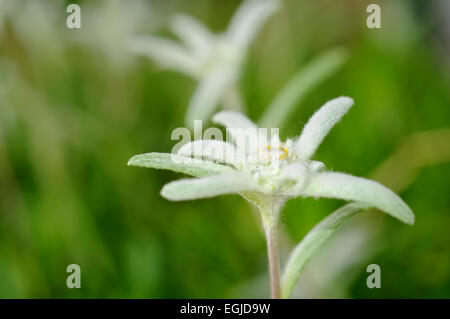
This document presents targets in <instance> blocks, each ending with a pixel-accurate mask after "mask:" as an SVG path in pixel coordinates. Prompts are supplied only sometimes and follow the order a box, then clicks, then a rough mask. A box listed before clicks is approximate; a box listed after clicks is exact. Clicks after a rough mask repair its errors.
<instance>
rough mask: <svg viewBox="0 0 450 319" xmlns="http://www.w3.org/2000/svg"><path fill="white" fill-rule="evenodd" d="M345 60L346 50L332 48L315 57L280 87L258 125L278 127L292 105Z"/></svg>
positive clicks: (288, 113) (291, 109)
mask: <svg viewBox="0 0 450 319" xmlns="http://www.w3.org/2000/svg"><path fill="white" fill-rule="evenodd" d="M346 61H347V52H346V51H345V50H344V49H342V48H334V49H332V50H330V51H327V52H325V53H323V54H321V55H320V56H318V57H316V58H315V59H314V60H313V61H311V62H309V63H308V64H307V65H306V66H304V67H302V68H301V70H300V71H298V72H297V74H296V75H294V77H293V78H292V79H291V80H290V81H289V82H288V83H287V84H286V85H285V86H284V87H283V88H282V90H281V91H280V93H278V95H277V96H276V97H275V98H274V100H273V101H272V103H271V104H270V105H269V107H268V108H267V109H266V111H265V112H264V113H263V115H262V117H261V120H260V123H259V124H260V125H259V126H260V127H280V126H282V124H283V122H284V121H285V120H286V118H287V117H288V116H289V115H290V114H291V113H292V111H293V110H294V106H295V105H296V104H297V103H298V102H299V101H300V100H301V99H302V98H304V96H305V95H306V94H307V93H308V92H309V91H310V90H312V89H313V88H314V87H315V86H317V85H318V84H319V83H320V82H321V81H324V80H325V79H326V78H328V77H330V76H331V75H332V74H333V73H334V72H336V71H337V70H338V69H339V67H341V66H342V65H343V64H344V63H345V62H346Z"/></svg>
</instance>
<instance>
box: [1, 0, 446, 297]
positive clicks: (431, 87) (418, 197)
mask: <svg viewBox="0 0 450 319" xmlns="http://www.w3.org/2000/svg"><path fill="white" fill-rule="evenodd" d="M72 2H75V1H66V2H64V1H51V0H49V1H40V0H29V1H17V0H15V1H8V0H0V297H2V298H21V297H25V298H78V297H84V298H197V297H203V298H228V297H268V295H269V288H268V284H267V270H266V269H267V265H266V251H265V240H264V237H263V233H262V231H261V225H260V221H259V219H258V215H257V214H256V212H255V211H254V210H253V208H252V207H251V206H250V205H249V204H248V203H246V202H245V201H244V200H243V199H242V198H240V197H238V196H222V197H219V198H213V199H207V200H199V201H194V202H177V203H173V202H169V201H166V200H165V199H163V198H162V197H160V195H159V191H160V189H161V187H162V186H163V185H164V184H165V183H166V182H168V181H170V180H173V179H178V178H181V177H182V176H181V175H179V174H175V173H171V172H166V171H157V170H148V169H139V168H133V167H127V166H126V163H127V161H128V159H129V158H130V157H131V156H132V155H135V154H138V153H145V152H150V151H159V152H170V150H171V148H172V147H173V145H174V144H175V142H174V141H171V140H170V134H171V132H172V130H173V129H174V128H177V127H181V126H183V118H184V114H185V109H186V106H187V103H188V101H189V98H190V97H191V95H192V92H193V90H194V89H195V86H196V83H195V82H194V81H193V80H191V79H189V78H186V77H185V76H182V75H180V74H178V73H174V72H161V70H160V69H159V68H158V67H157V66H156V65H155V64H154V63H152V62H151V61H149V60H147V59H145V58H141V57H137V56H135V55H133V54H131V53H130V52H129V51H128V50H127V49H126V47H125V43H126V41H127V39H128V38H129V37H130V36H131V35H134V34H151V33H156V34H161V35H167V34H168V32H167V28H166V25H167V19H168V17H170V15H171V14H173V13H179V12H183V13H187V14H190V15H193V16H195V17H197V18H198V19H199V20H201V21H202V22H204V23H205V24H206V25H207V26H209V27H210V28H211V29H212V30H214V31H221V30H223V29H225V28H226V26H227V24H228V21H229V19H230V17H231V16H232V14H233V12H234V11H235V9H236V8H237V6H238V5H239V1H219V0H216V1H210V0H201V1H198V0H195V1H194V0H192V1H181V0H178V1H162V0H161V1H137V0H128V1H125V0H124V1H114V0H107V1H79V2H77V3H79V4H80V5H81V10H82V28H81V29H80V30H70V29H68V28H67V27H66V24H65V19H66V17H67V13H66V12H65V8H66V6H67V5H68V4H69V3H72ZM371 2H374V3H378V4H380V5H381V9H382V28H381V29H368V28H367V27H366V24H365V22H366V18H367V16H368V14H367V13H366V7H367V5H368V4H369V3H371ZM449 4H450V2H449V1H446V0H442V1H439V0H433V1H400V0H399V1H387V0H384V1H381V0H380V1H370V2H369V1H350V0H347V1H336V0H321V1H307V0H299V1H293V0H285V1H283V8H282V9H281V11H279V12H278V13H277V14H276V15H274V16H273V17H272V18H271V19H270V20H269V22H268V23H267V24H266V25H265V27H264V29H263V30H262V32H260V34H259V35H258V37H257V39H256V41H255V42H254V43H253V44H252V46H251V49H250V51H249V52H248V58H247V60H246V63H245V67H244V70H243V76H242V78H241V81H240V88H241V90H242V94H243V96H244V100H245V103H246V105H247V109H248V113H249V116H250V117H251V118H252V119H255V120H256V119H257V118H258V117H259V116H260V115H261V114H262V112H263V110H264V109H265V107H266V106H267V105H268V104H269V103H270V101H271V99H272V98H273V97H274V96H275V94H276V93H277V91H279V89H280V88H282V87H283V85H284V84H285V83H286V82H287V81H288V80H289V78H290V77H291V76H292V75H294V74H295V72H296V71H297V70H298V69H300V68H301V67H302V65H304V64H305V63H307V62H308V61H309V60H310V59H312V58H313V57H314V56H316V55H317V54H320V53H321V52H324V51H326V50H327V49H329V48H332V47H335V46H341V47H345V48H347V49H348V50H349V53H350V58H349V60H348V62H347V63H346V64H345V65H344V67H343V68H341V69H340V71H339V72H338V73H336V74H335V75H334V76H333V77H332V78H330V79H328V80H327V81H325V82H323V83H322V84H321V85H320V86H318V87H316V88H315V89H314V90H313V91H312V92H311V93H310V94H308V95H307V96H306V98H305V99H304V100H302V101H301V103H299V104H298V107H297V108H296V110H295V112H294V114H293V116H291V117H290V119H289V122H288V123H286V125H284V127H282V128H281V133H282V137H283V138H286V137H289V136H295V135H298V134H299V133H300V130H301V128H302V126H303V125H304V123H305V122H306V120H307V119H308V118H309V116H310V115H311V114H312V113H313V112H314V110H316V109H317V108H318V107H319V106H321V105H322V104H323V103H324V102H326V101H327V100H329V99H331V98H334V97H337V96H340V95H347V96H351V97H353V98H354V99H355V102H356V105H355V107H354V108H353V109H352V110H351V112H350V113H349V114H348V115H346V117H345V119H344V120H343V121H342V123H341V124H339V125H338V126H337V127H336V128H335V129H334V130H333V132H332V134H330V135H329V136H328V137H327V139H326V140H325V142H324V143H323V145H322V147H321V148H320V150H319V152H318V154H317V156H316V157H317V158H318V159H320V160H323V161H324V162H325V163H326V164H327V166H328V167H329V168H330V169H334V170H338V171H344V172H348V173H352V174H355V175H359V176H365V177H370V178H374V179H377V180H379V181H381V182H382V183H383V184H385V185H386V186H388V187H391V188H392V189H394V190H395V191H397V192H399V194H400V195H401V197H402V198H403V199H404V200H405V201H406V202H407V203H408V204H409V205H410V206H411V208H412V209H413V211H414V212H415V214H416V224H415V225H414V226H413V227H409V226H405V225H404V224H402V223H400V222H398V221H397V220H394V219H393V218H390V217H389V216H387V215H385V214H382V213H380V212H377V211H372V212H367V213H364V214H361V215H359V216H357V217H355V218H354V219H353V220H351V221H350V222H348V223H347V224H346V225H344V227H342V229H341V230H340V231H339V232H338V234H337V235H336V236H335V237H334V238H333V240H331V241H330V243H329V244H328V245H327V246H326V247H325V248H324V250H323V251H322V252H321V253H320V254H319V255H318V256H316V257H315V258H314V259H313V261H312V262H311V264H309V266H308V267H307V269H306V270H305V272H304V274H303V276H302V277H301V279H300V281H299V284H298V286H297V289H296V291H295V292H294V295H293V297H312V298H317V297H319V298H326V297H343V298H380V297H383V298H404V297H413V298H422V297H423V298H430V297H446V298H449V297H450V236H449V228H450V214H449V213H450V211H449V210H450V209H449V208H450V196H449V189H450V164H449V161H450V53H449V52H450V51H449V50H450V24H449V21H450V6H449ZM340 205H342V202H341V201H338V200H326V199H323V200H319V201H317V200H314V199H306V200H303V199H296V200H293V201H290V202H289V203H288V205H287V207H286V209H285V211H284V214H283V216H282V219H283V221H284V223H283V225H282V228H283V235H282V238H281V239H282V241H281V246H282V258H283V259H282V262H284V261H285V260H286V258H287V256H288V255H287V254H288V252H289V251H290V250H291V249H292V247H293V245H295V243H297V242H298V241H299V240H300V239H301V238H302V237H303V236H304V235H305V234H306V233H307V231H308V230H310V229H311V228H312V227H313V226H314V225H315V224H316V223H317V222H319V221H320V220H321V219H322V218H324V217H325V216H326V215H327V214H329V213H331V212H332V211H333V210H334V209H336V208H337V207H339V206H340ZM73 263H75V264H79V265H80V266H81V272H82V278H81V289H68V288H67V287H66V277H67V275H68V274H67V273H66V266H67V265H69V264H73ZM371 263H376V264H379V265H380V266H381V274H382V288H381V289H368V288H367V286H366V278H367V275H368V274H367V273H366V267H367V265H368V264H371Z"/></svg>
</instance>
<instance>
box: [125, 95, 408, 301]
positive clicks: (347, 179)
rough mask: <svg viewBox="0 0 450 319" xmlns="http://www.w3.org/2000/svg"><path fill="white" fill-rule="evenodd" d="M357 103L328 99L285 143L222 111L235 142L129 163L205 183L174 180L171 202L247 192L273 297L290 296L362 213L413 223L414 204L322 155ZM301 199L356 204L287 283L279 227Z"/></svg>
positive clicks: (307, 251) (296, 264)
mask: <svg viewBox="0 0 450 319" xmlns="http://www.w3.org/2000/svg"><path fill="white" fill-rule="evenodd" d="M352 105H353V100H352V99H351V98H348V97H339V98H336V99H334V100H331V101H329V102H327V103H326V104H325V105H324V106H322V107H321V108H320V109H319V110H318V111H317V112H316V113H314V115H313V116H312V117H311V118H310V120H309V121H308V123H307V124H306V125H305V127H304V128H303V131H302V133H301V134H300V137H298V138H295V139H288V140H287V141H285V142H284V143H283V142H281V141H280V139H279V137H278V135H277V134H272V136H271V138H270V139H269V138H268V134H267V131H264V130H261V129H258V128H257V126H256V124H254V123H253V122H252V121H250V120H249V119H248V118H247V117H245V116H244V115H243V114H241V113H238V112H235V111H222V112H219V113H218V114H216V115H215V116H214V117H213V121H214V122H216V123H219V124H222V125H224V126H225V127H227V133H228V135H229V136H230V137H231V138H232V143H230V142H223V141H218V140H198V141H194V142H190V143H188V144H186V145H184V146H183V147H181V148H180V149H179V151H178V153H177V154H164V153H149V154H142V155H137V156H134V157H133V158H131V159H130V161H129V163H128V164H129V165H133V166H142V167H152V168H157V169H169V170H172V171H175V172H181V173H185V174H188V175H192V176H196V177H197V178H189V179H182V180H178V181H174V182H170V183H168V184H167V185H165V186H164V187H163V189H162V190H161V195H162V196H163V197H165V198H167V199H169V200H173V201H180V200H192V199H199V198H206V197H214V196H218V195H223V194H233V193H236V194H239V195H241V196H242V197H244V198H245V199H247V200H248V201H249V202H251V203H253V204H254V205H255V206H256V207H257V208H258V209H259V211H260V212H261V217H262V220H263V225H264V230H265V235H266V239H267V249H268V256H269V272H270V278H271V289H272V297H274V298H281V297H287V296H289V294H290V292H291V291H292V288H293V286H294V285H295V282H296V280H297V278H298V276H299V274H300V272H301V270H302V269H303V266H304V264H305V263H306V262H307V261H308V260H309V258H311V255H312V254H313V253H314V252H315V251H316V250H317V249H319V247H320V246H321V245H322V244H323V243H324V242H325V241H326V239H327V238H328V237H329V236H330V235H331V233H332V232H333V231H334V229H336V228H337V227H338V226H339V225H340V224H341V223H343V222H344V221H345V220H346V219H348V218H350V217H351V216H353V215H354V214H355V213H356V212H357V211H360V210H363V209H367V208H370V207H375V208H378V209H379V210H381V211H384V212H385V213H387V214H389V215H391V216H393V217H396V218H398V219H399V220H401V221H402V222H404V223H407V224H413V223H414V214H413V212H412V211H411V209H410V208H409V207H408V205H407V204H406V203H405V202H403V200H402V199H401V198H400V197H399V196H398V195H396V194H395V193H394V192H392V191H391V190H389V189H388V188H386V187H385V186H383V185H381V184H379V183H377V182H375V181H372V180H368V179H365V178H361V177H356V176H352V175H349V174H345V173H340V172H332V171H327V170H326V169H325V165H324V164H323V163H322V162H319V161H315V160H312V157H313V155H314V153H315V152H316V150H317V148H318V147H319V145H320V144H321V143H322V141H323V139H324V138H325V136H326V135H327V134H328V132H329V131H330V130H331V129H332V127H333V126H334V125H335V124H336V123H337V122H338V121H339V120H340V119H341V117H342V116H343V115H344V114H345V113H347V111H348V110H349V109H350V107H351V106H352ZM295 197H315V198H318V197H325V198H337V199H343V200H347V201H351V202H352V203H350V204H348V205H346V206H344V207H343V208H342V209H339V210H337V211H336V212H335V213H333V214H331V215H330V216H328V217H327V218H326V219H325V220H324V221H323V222H322V223H321V224H319V225H318V226H317V227H315V228H314V229H313V230H312V231H311V232H310V233H309V234H308V236H306V237H305V239H304V241H302V242H301V243H300V244H299V245H298V246H297V248H296V249H295V250H294V251H293V253H292V255H291V258H290V259H289V261H288V263H287V266H286V269H285V272H284V276H283V283H282V284H281V283H280V271H279V262H278V231H277V225H278V220H279V215H280V211H281V209H282V208H283V206H284V203H285V202H286V201H287V200H289V199H291V198H295Z"/></svg>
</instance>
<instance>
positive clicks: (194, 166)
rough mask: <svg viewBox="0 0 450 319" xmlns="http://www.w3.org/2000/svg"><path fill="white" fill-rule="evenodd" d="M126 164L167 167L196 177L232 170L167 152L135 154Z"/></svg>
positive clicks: (158, 167) (157, 167)
mask: <svg viewBox="0 0 450 319" xmlns="http://www.w3.org/2000/svg"><path fill="white" fill-rule="evenodd" d="M128 165H129V166H139V167H147V168H156V169H167V170H171V171H174V172H177V173H184V174H187V175H192V176H197V177H203V176H209V175H215V174H221V173H226V172H230V171H233V169H232V168H230V167H228V166H225V165H220V164H216V163H213V162H209V161H203V160H200V159H194V158H190V157H186V156H180V155H175V154H169V153H147V154H140V155H136V156H133V157H132V158H131V159H130V160H129V161H128Z"/></svg>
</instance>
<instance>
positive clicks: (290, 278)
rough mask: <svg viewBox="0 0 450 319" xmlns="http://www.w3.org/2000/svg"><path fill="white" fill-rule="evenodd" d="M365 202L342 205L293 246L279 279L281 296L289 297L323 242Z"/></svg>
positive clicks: (364, 205)
mask: <svg viewBox="0 0 450 319" xmlns="http://www.w3.org/2000/svg"><path fill="white" fill-rule="evenodd" d="M367 208H368V207H367V205H366V204H362V203H350V204H347V205H345V206H342V207H341V208H339V209H338V210H336V211H335V212H333V213H332V214H331V215H329V216H328V217H326V218H325V219H324V220H322V221H321V222H320V223H319V224H317V226H315V227H314V228H313V229H312V230H311V231H310V232H309V233H308V234H307V235H306V236H305V237H304V238H303V240H302V241H301V242H300V243H299V244H298V245H297V246H296V247H295V249H294V250H293V252H292V254H291V256H290V257H289V259H288V262H287V264H286V267H285V269H284V272H283V277H282V280H281V285H282V289H281V290H282V297H283V298H289V295H290V294H291V292H292V290H293V289H294V287H295V284H296V283H297V280H298V278H299V276H300V274H301V272H302V271H303V269H304V267H305V265H306V264H307V263H308V261H309V260H310V259H311V258H312V256H313V255H314V254H315V253H316V252H317V251H318V250H319V249H320V248H321V247H322V246H323V245H324V244H325V242H326V241H327V240H328V239H329V238H330V237H331V235H332V234H333V233H334V232H335V231H336V230H337V228H338V227H339V226H340V225H342V224H343V223H344V222H345V221H347V220H348V219H349V218H350V217H352V216H354V215H356V214H357V213H359V212H361V211H362V210H364V209H367Z"/></svg>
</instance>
